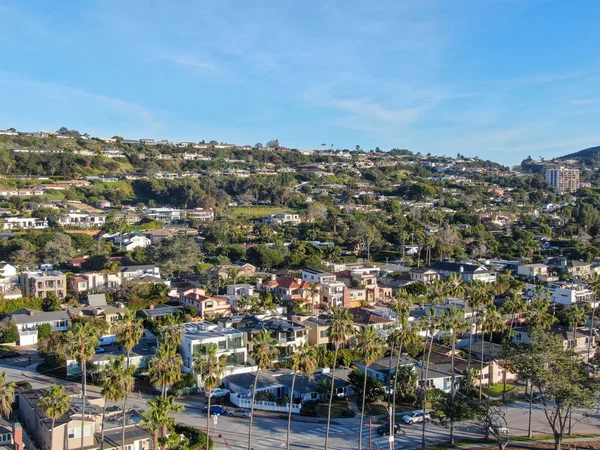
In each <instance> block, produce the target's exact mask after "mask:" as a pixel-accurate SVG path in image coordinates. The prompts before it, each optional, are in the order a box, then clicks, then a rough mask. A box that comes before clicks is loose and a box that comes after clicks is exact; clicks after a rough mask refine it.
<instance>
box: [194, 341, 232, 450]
mask: <svg viewBox="0 0 600 450" xmlns="http://www.w3.org/2000/svg"><path fill="white" fill-rule="evenodd" d="M226 364H227V356H226V355H221V356H217V344H209V345H207V346H203V347H202V348H201V349H200V350H199V351H198V352H197V353H196V354H195V355H194V372H195V373H196V374H197V375H198V376H199V377H200V382H201V384H202V386H203V387H204V391H205V392H206V395H207V396H208V413H207V414H206V436H207V437H208V436H210V419H211V415H210V404H211V400H212V395H211V391H212V390H213V389H214V388H216V387H217V386H218V385H219V384H220V383H221V379H222V378H223V372H224V369H225V366H226ZM206 449H207V450H208V439H207V441H206Z"/></svg>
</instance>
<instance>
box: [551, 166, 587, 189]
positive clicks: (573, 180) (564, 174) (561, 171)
mask: <svg viewBox="0 0 600 450" xmlns="http://www.w3.org/2000/svg"><path fill="white" fill-rule="evenodd" d="M546 181H547V182H548V184H549V185H550V186H552V187H553V188H554V189H555V190H556V191H558V192H575V191H577V190H578V189H579V169H567V168H565V167H556V168H554V169H547V170H546Z"/></svg>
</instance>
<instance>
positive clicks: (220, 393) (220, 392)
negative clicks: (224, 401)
mask: <svg viewBox="0 0 600 450" xmlns="http://www.w3.org/2000/svg"><path fill="white" fill-rule="evenodd" d="M230 393H231V391H230V390H229V389H219V388H216V389H212V390H211V391H210V392H204V394H205V395H206V396H207V397H225V396H227V395H229V394H230Z"/></svg>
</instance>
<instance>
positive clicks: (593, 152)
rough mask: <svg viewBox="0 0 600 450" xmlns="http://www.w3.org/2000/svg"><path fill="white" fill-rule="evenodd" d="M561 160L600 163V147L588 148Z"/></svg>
mask: <svg viewBox="0 0 600 450" xmlns="http://www.w3.org/2000/svg"><path fill="white" fill-rule="evenodd" d="M560 159H578V160H579V161H581V162H582V163H586V162H592V161H600V146H597V147H590V148H586V149H585V150H580V151H578V152H575V153H570V154H568V155H565V156H561V157H560Z"/></svg>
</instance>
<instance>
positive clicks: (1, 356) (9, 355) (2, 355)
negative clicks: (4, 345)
mask: <svg viewBox="0 0 600 450" xmlns="http://www.w3.org/2000/svg"><path fill="white" fill-rule="evenodd" d="M17 356H21V354H20V353H19V352H13V351H8V352H2V353H0V359H7V358H16V357H17Z"/></svg>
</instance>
